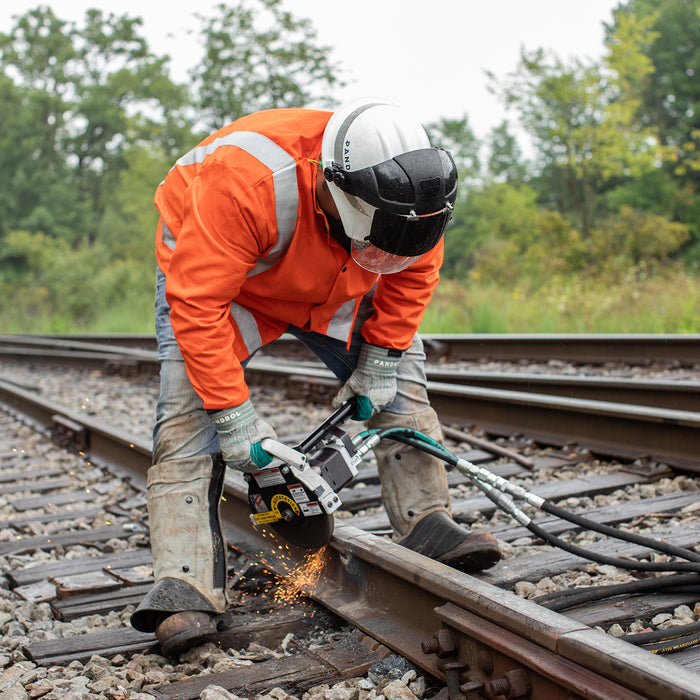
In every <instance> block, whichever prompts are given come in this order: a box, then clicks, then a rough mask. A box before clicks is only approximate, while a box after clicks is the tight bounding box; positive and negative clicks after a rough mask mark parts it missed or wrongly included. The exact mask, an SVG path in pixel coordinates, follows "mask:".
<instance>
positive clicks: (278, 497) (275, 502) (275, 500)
mask: <svg viewBox="0 0 700 700" xmlns="http://www.w3.org/2000/svg"><path fill="white" fill-rule="evenodd" d="M280 501H284V502H285V503H287V504H288V505H290V506H291V507H292V510H293V511H294V512H295V513H296V514H297V515H301V511H300V510H299V506H298V505H297V503H296V501H295V500H294V499H293V498H290V497H289V496H285V495H284V494H283V493H276V494H275V495H274V496H273V497H272V500H271V501H270V508H271V509H272V510H277V511H278V512H279V504H280ZM280 517H282V516H281V515H280Z"/></svg>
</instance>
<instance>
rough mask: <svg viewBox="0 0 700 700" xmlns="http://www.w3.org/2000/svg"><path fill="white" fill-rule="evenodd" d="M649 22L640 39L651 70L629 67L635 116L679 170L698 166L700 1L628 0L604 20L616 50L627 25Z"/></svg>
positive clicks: (682, 171)
mask: <svg viewBox="0 0 700 700" xmlns="http://www.w3.org/2000/svg"><path fill="white" fill-rule="evenodd" d="M641 23H645V24H646V25H647V26H648V27H649V28H650V29H651V34H648V35H647V36H646V37H641V40H639V38H638V44H639V48H640V51H641V53H642V54H643V55H644V57H645V59H646V60H647V61H648V63H649V66H650V67H651V69H650V70H648V71H644V72H642V73H641V74H640V73H639V71H638V70H636V68H635V66H632V67H631V68H632V70H630V71H628V72H627V75H628V76H630V83H631V85H632V86H633V88H634V91H635V93H636V97H638V99H639V105H638V111H637V116H638V118H639V120H640V122H641V123H642V124H644V125H647V126H652V127H654V129H655V130H656V132H657V133H658V135H659V138H660V140H661V142H662V143H663V144H664V145H667V146H669V147H671V148H672V150H673V160H674V163H675V167H676V169H677V170H679V174H684V173H685V171H686V169H687V168H690V169H692V170H697V169H699V168H700V162H699V160H698V147H699V146H700V131H698V117H700V87H699V86H698V82H697V76H698V75H700V0H629V2H627V3H626V4H624V5H620V6H619V7H618V8H617V9H616V10H614V12H613V21H612V23H610V24H608V25H606V44H607V45H608V46H609V47H610V50H611V52H612V53H613V55H614V52H615V50H616V48H617V46H619V43H620V41H619V38H620V35H621V34H622V35H624V34H625V33H629V29H628V27H630V26H634V25H635V24H637V25H639V24H641Z"/></svg>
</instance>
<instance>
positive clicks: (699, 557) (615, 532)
mask: <svg viewBox="0 0 700 700" xmlns="http://www.w3.org/2000/svg"><path fill="white" fill-rule="evenodd" d="M542 510H543V511H545V512H546V513H549V514H550V515H554V516H556V517H557V518H561V519H562V520H568V521H569V522H570V523H574V524H575V525H578V526H580V527H582V528H584V529H586V530H594V531H595V532H600V533H601V534H603V535H608V536H609V537H615V538H616V539H618V540H625V541H627V542H632V543H634V544H639V545H642V546H644V547H649V548H651V549H656V550H657V551H659V552H663V553H664V554H670V555H671V556H674V557H680V558H681V559H687V560H688V561H698V562H700V554H698V553H697V552H693V551H692V550H691V549H686V548H685V547H678V546H676V545H673V544H668V543H667V542H660V541H658V540H653V539H651V538H649V537H644V535H638V534H637V533H635V532H625V531H624V530H620V529H618V528H616V527H612V526H610V525H604V524H602V523H597V522H595V520H590V519H589V518H586V517H584V516H582V515H577V514H576V513H569V512H568V511H565V510H564V509H563V508H560V507H559V506H555V505H554V504H553V503H550V502H549V501H545V502H544V503H543V504H542Z"/></svg>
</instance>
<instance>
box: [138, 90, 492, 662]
mask: <svg viewBox="0 0 700 700" xmlns="http://www.w3.org/2000/svg"><path fill="white" fill-rule="evenodd" d="M456 194H457V170H456V168H455V164H454V161H453V159H452V157H451V155H450V154H449V152H447V151H445V150H442V149H440V148H436V147H431V145H430V142H429V140H428V137H427V135H426V132H425V130H424V129H423V128H422V126H421V125H420V124H419V122H418V121H416V120H415V119H414V118H412V117H411V116H410V115H409V114H407V113H406V112H405V111H403V110H402V109H401V108H399V107H398V106H397V105H395V104H393V103H391V102H389V101H387V100H384V99H375V98H363V99H359V100H355V101H354V102H352V103H350V104H348V105H345V106H343V107H341V108H340V109H338V110H337V111H335V112H333V113H330V112H326V111H319V110H311V109H275V110H266V111H262V112H258V113H255V114H251V115H249V116H245V117H242V118H240V119H238V120H236V121H234V122H233V123H232V124H229V125H228V126H225V127H223V128H222V129H220V130H219V131H217V132H215V133H213V134H212V135H211V136H209V137H208V138H206V139H204V140H203V141H202V142H201V143H200V144H199V145H198V146H197V147H195V148H194V149H193V150H191V151H189V152H188V153H187V154H185V155H184V156H182V157H181V158H180V159H179V160H178V161H177V162H176V163H175V165H174V166H173V168H172V169H171V170H170V172H169V173H168V174H167V176H166V177H165V179H164V180H163V181H162V182H161V184H160V185H159V187H158V189H157V192H156V195H155V204H156V207H157V209H158V211H159V213H160V220H159V223H158V230H157V241H156V257H157V262H158V269H157V281H156V332H157V339H158V357H159V360H160V363H161V375H160V376H161V393H160V398H159V401H158V405H157V408H156V423H155V427H154V448H153V465H154V466H152V467H151V468H150V470H149V472H148V513H149V521H150V532H151V548H152V552H153V573H154V579H155V584H154V586H153V587H152V589H151V590H150V591H149V592H148V593H147V595H146V596H145V598H144V599H143V601H142V602H141V604H140V605H139V606H138V608H137V609H136V610H135V612H134V614H133V616H132V620H131V621H132V625H133V626H134V627H135V628H136V629H139V630H142V631H155V633H156V636H157V637H158V639H159V641H160V643H161V649H162V651H163V653H164V654H166V655H174V654H177V653H178V652H179V651H182V650H183V649H185V648H187V647H189V646H191V645H193V644H196V643H198V642H200V641H202V640H204V639H206V638H207V637H208V636H209V635H211V634H212V633H213V632H214V631H215V617H216V615H218V614H220V613H222V612H224V611H225V610H226V607H227V587H226V579H227V569H226V544H225V542H224V537H223V532H222V527H221V524H220V521H219V502H220V500H221V494H222V489H223V480H224V470H225V468H226V467H229V468H232V469H236V470H240V471H242V472H255V471H259V470H260V469H262V468H264V467H265V466H266V465H267V464H269V462H270V461H271V456H270V455H269V454H268V453H266V452H265V451H264V450H263V448H262V446H261V441H262V440H263V439H264V438H275V437H276V433H275V429H274V427H273V426H272V425H271V424H270V423H269V422H268V421H267V420H265V419H264V418H263V417H262V416H261V415H260V414H259V413H258V412H257V411H256V407H255V405H254V404H253V402H252V401H251V398H250V392H249V389H248V386H247V385H246V382H245V379H244V366H245V364H246V362H247V361H248V360H249V359H250V357H251V356H252V355H253V354H254V353H255V352H256V350H258V349H259V348H260V347H262V346H264V345H265V344H266V343H269V342H271V341H273V340H274V339H276V338H278V337H279V336H281V335H282V334H283V333H290V334H292V335H293V336H295V337H297V338H298V339H299V340H300V341H301V342H302V343H304V344H305V345H306V346H307V347H309V348H310V349H311V350H312V351H313V352H314V353H315V354H316V355H317V356H318V357H319V358H320V359H321V360H322V361H323V362H324V363H325V364H326V365H327V367H328V368H329V369H330V370H332V371H333V372H334V374H335V375H336V376H337V377H338V379H339V380H340V381H341V382H342V388H341V389H340V391H339V393H338V395H337V396H336V397H335V399H334V400H333V402H332V405H333V406H334V407H337V406H339V405H341V404H343V403H344V402H346V401H347V400H348V399H350V398H351V397H357V399H356V413H355V416H354V418H356V419H358V420H368V427H370V428H379V429H383V428H391V427H400V426H407V427H409V428H414V429H417V430H419V431H421V432H423V433H426V434H427V435H429V436H430V437H432V438H434V439H436V440H441V439H442V438H443V436H442V431H441V428H440V423H439V421H438V417H437V415H436V413H435V411H434V410H433V409H432V408H431V406H430V403H429V400H428V397H427V391H426V377H425V369H424V362H425V353H424V350H423V345H422V343H421V340H420V337H419V336H418V335H417V329H418V326H419V324H420V322H421V319H422V317H423V313H424V311H425V308H426V306H427V304H428V302H429V301H430V299H431V296H432V294H433V290H434V289H435V287H436V285H437V283H438V279H439V270H440V265H441V263H442V257H443V241H442V239H443V232H444V230H445V226H446V225H447V223H448V221H449V219H450V215H451V211H452V208H453V205H454V202H455V199H456ZM374 452H375V456H376V458H377V464H378V470H379V478H380V481H381V486H382V500H383V504H384V507H385V509H386V512H387V514H388V517H389V520H390V523H391V525H392V528H393V531H394V539H395V540H396V541H397V542H399V543H400V544H402V545H404V546H406V547H408V548H410V549H413V550H415V551H417V552H420V553H423V554H424V555H426V556H428V557H432V558H434V559H437V560H438V561H440V562H443V563H445V564H447V565H449V566H452V567H455V568H458V569H461V570H463V571H478V570H481V569H484V568H487V567H489V566H491V565H493V564H494V563H495V562H496V561H498V559H499V558H500V552H499V549H498V543H497V541H496V538H495V537H494V536H493V535H492V534H490V533H488V532H471V533H470V532H468V531H466V530H464V529H463V528H462V527H461V526H459V525H458V524H456V523H455V522H454V520H453V519H452V517H451V515H450V496H449V491H448V486H447V478H446V473H445V467H444V464H443V462H442V461H441V460H439V459H437V458H434V457H431V456H428V455H426V454H425V453H424V452H422V451H419V450H417V449H415V448H413V447H410V446H408V445H405V444H402V443H398V442H396V441H391V440H384V441H383V442H381V443H380V444H379V445H378V446H377V447H376V448H375V450H374Z"/></svg>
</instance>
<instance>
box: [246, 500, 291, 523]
mask: <svg viewBox="0 0 700 700" xmlns="http://www.w3.org/2000/svg"><path fill="white" fill-rule="evenodd" d="M281 503H286V504H287V505H288V506H289V507H290V508H291V509H292V510H293V511H294V513H295V514H296V515H301V510H300V509H299V506H298V505H297V503H296V502H295V501H294V500H293V499H291V498H290V497H289V496H285V495H284V494H283V493H276V494H275V495H274V496H273V497H272V500H271V501H270V510H266V511H264V512H262V513H253V517H254V518H255V522H256V523H257V524H258V525H265V523H275V522H277V521H278V520H282V513H281V512H280V508H279V507H280V504H281Z"/></svg>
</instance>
